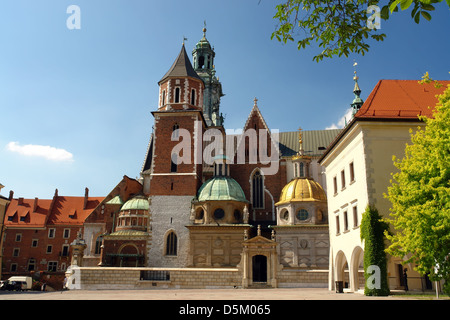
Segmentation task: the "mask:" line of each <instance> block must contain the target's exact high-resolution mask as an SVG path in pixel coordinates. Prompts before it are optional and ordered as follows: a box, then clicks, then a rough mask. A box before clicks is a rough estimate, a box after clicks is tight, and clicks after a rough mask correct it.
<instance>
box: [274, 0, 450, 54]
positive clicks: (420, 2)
mask: <svg viewBox="0 0 450 320" xmlns="http://www.w3.org/2000/svg"><path fill="white" fill-rule="evenodd" d="M442 1H443V0H389V2H388V1H384V4H382V2H383V1H379V0H345V1H344V0H325V1H317V0H287V1H285V2H284V3H282V4H279V5H277V6H276V9H277V12H276V14H275V16H274V19H275V20H277V21H278V22H279V24H278V27H277V29H276V30H275V31H274V32H273V33H272V39H273V38H276V39H277V40H278V41H280V42H284V43H287V42H288V41H297V48H298V49H299V50H300V49H304V48H305V47H306V46H309V45H311V42H312V41H315V42H317V43H318V44H319V47H320V48H322V49H323V50H322V52H321V53H319V54H318V55H316V56H315V57H314V59H313V60H315V61H317V62H319V61H320V60H322V59H323V58H331V57H332V56H335V55H338V56H342V55H344V56H348V55H349V54H350V53H357V54H361V55H364V54H365V53H366V52H368V51H369V48H370V46H369V44H368V42H369V41H370V40H376V41H383V40H384V38H385V37H386V34H384V33H381V32H379V31H378V30H379V26H378V25H377V24H376V23H377V22H378V20H379V19H382V20H387V19H389V16H390V14H392V13H393V12H397V11H398V7H400V8H401V10H406V9H408V8H410V7H412V11H411V18H412V19H413V20H414V21H415V22H416V23H419V22H420V17H423V18H424V19H426V20H431V14H430V12H431V11H434V10H435V6H434V4H436V3H438V2H442ZM445 1H446V2H447V4H448V6H449V7H450V0H445ZM371 6H375V7H371ZM294 38H297V39H294Z"/></svg>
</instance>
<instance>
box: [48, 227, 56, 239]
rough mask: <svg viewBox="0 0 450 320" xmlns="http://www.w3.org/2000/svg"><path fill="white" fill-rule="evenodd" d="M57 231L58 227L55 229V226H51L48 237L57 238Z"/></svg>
mask: <svg viewBox="0 0 450 320" xmlns="http://www.w3.org/2000/svg"><path fill="white" fill-rule="evenodd" d="M55 233H56V229H55V228H50V229H48V237H49V238H50V239H53V238H55Z"/></svg>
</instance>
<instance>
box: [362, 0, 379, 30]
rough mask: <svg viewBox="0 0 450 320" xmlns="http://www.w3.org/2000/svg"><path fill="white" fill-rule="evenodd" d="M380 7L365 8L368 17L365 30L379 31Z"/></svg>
mask: <svg viewBox="0 0 450 320" xmlns="http://www.w3.org/2000/svg"><path fill="white" fill-rule="evenodd" d="M380 11H381V10H380V7H379V6H375V5H371V6H369V7H368V8H367V14H368V15H370V16H369V18H368V19H367V23H366V24H367V28H369V29H370V30H373V29H381V16H380Z"/></svg>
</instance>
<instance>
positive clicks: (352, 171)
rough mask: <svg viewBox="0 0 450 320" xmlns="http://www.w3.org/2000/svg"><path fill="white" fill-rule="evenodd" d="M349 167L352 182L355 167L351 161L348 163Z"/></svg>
mask: <svg viewBox="0 0 450 320" xmlns="http://www.w3.org/2000/svg"><path fill="white" fill-rule="evenodd" d="M349 169H350V182H353V181H355V168H354V166H353V162H351V163H350V166H349Z"/></svg>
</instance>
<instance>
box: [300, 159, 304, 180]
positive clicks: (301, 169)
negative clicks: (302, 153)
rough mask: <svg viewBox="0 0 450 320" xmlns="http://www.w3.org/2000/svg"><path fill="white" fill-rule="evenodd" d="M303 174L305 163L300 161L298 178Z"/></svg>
mask: <svg viewBox="0 0 450 320" xmlns="http://www.w3.org/2000/svg"><path fill="white" fill-rule="evenodd" d="M304 176H305V165H304V164H303V162H300V178H303V177H304Z"/></svg>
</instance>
